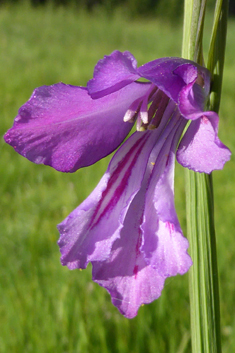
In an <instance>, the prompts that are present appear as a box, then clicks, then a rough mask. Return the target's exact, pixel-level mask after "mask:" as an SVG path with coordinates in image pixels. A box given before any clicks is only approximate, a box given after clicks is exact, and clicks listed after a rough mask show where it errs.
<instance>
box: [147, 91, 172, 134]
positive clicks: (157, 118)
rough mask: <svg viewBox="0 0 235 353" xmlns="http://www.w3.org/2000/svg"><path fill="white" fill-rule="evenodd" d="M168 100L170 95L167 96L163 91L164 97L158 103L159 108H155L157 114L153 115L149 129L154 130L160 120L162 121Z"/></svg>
mask: <svg viewBox="0 0 235 353" xmlns="http://www.w3.org/2000/svg"><path fill="white" fill-rule="evenodd" d="M168 102H169V97H167V96H166V95H165V94H164V93H163V92H162V97H161V101H160V103H159V105H158V108H157V110H155V115H154V116H153V118H152V120H151V122H150V124H149V126H148V129H149V130H153V129H156V128H157V127H158V126H159V124H160V122H161V119H162V116H163V114H164V111H165V109H166V107H167V105H168Z"/></svg>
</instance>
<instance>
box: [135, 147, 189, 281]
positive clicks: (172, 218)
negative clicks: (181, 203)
mask: <svg viewBox="0 0 235 353" xmlns="http://www.w3.org/2000/svg"><path fill="white" fill-rule="evenodd" d="M174 149H175V148H173V149H172V150H171V151H170V152H167V146H165V149H164V154H162V158H159V157H160V156H159V157H158V158H157V161H156V168H155V170H154V171H153V175H152V178H151V182H150V185H149V188H148V190H147V194H146V207H145V212H144V217H143V223H142V225H141V228H142V231H143V234H144V236H143V244H142V246H141V251H143V252H144V254H145V259H146V261H147V263H148V264H150V265H151V266H152V267H153V268H155V269H157V271H158V273H159V274H160V275H161V276H163V277H169V276H175V275H177V274H181V275H182V274H184V273H185V272H187V271H188V270H189V268H190V266H191V265H192V260H191V258H190V256H189V255H188V253H187V249H188V241H187V239H186V238H184V236H183V234H182V230H181V228H180V224H179V221H178V218H177V214H176V211H175V205H174V164H175V163H174V159H175V152H174ZM168 151H169V150H168ZM164 155H165V156H164ZM159 169H160V170H162V169H163V172H161V173H160V177H159V176H158V175H159Z"/></svg>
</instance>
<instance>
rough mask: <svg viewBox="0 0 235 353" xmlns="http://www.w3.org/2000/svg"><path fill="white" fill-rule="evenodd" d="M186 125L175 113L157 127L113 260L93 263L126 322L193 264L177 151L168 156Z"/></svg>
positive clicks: (112, 254)
mask: <svg viewBox="0 0 235 353" xmlns="http://www.w3.org/2000/svg"><path fill="white" fill-rule="evenodd" d="M168 118H169V116H165V119H164V120H166V121H167V120H168ZM184 124H185V122H184V121H183V120H182V118H180V117H179V114H178V113H175V115H174V117H173V118H172V121H171V122H170V123H169V124H167V125H164V124H161V125H160V126H159V129H162V131H161V133H159V131H158V129H156V130H154V131H152V132H151V134H152V136H154V137H155V139H156V141H155V142H156V143H155V146H153V149H152V151H151V154H150V155H149V159H148V167H147V168H146V172H145V175H144V178H143V181H142V184H141V189H140V190H139V191H138V193H137V194H136V195H135V198H134V199H133V200H132V202H131V203H129V208H128V211H127V213H126V214H125V219H124V223H123V228H122V229H121V232H120V238H118V239H117V240H116V242H115V243H114V244H113V247H112V250H111V254H110V257H109V259H107V260H106V261H104V262H101V263H98V262H94V263H93V279H94V280H95V281H96V282H97V283H99V284H100V285H101V286H103V287H105V288H106V289H107V290H108V291H109V293H110V294H111V297H112V302H113V304H114V305H115V306H117V307H118V309H119V310H120V312H121V313H122V314H124V315H125V316H126V317H128V318H132V317H134V316H135V315H136V314H137V311H138V308H139V306H140V305H142V304H146V303H150V302H151V301H153V300H154V299H157V298H158V297H159V296H160V294H161V291H162V288H163V285H164V281H165V279H166V278H167V277H169V276H173V275H176V274H177V273H180V274H183V273H185V272H186V271H187V270H188V269H189V267H190V266H191V264H192V261H191V259H190V257H189V255H188V254H187V248H188V242H187V240H186V239H185V238H184V237H183V236H182V232H181V230H180V226H179V222H178V219H177V216H176V213H175V208H174V200H173V174H174V153H171V155H170V156H168V154H169V151H170V149H171V146H172V145H174V146H173V150H175V148H176V144H177V142H178V138H179V136H180V134H181V133H182V129H183V127H184ZM147 143H148V142H146V144H147ZM154 161H155V162H156V164H155V163H154ZM154 164H155V166H154ZM149 183H150V184H149ZM146 191H147V196H146ZM168 196H169V198H168ZM174 227H175V228H174Z"/></svg>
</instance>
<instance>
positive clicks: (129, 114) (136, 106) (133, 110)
mask: <svg viewBox="0 0 235 353" xmlns="http://www.w3.org/2000/svg"><path fill="white" fill-rule="evenodd" d="M142 99H143V98H142V97H141V98H138V99H136V100H135V101H134V102H133V103H131V105H130V107H129V109H128V110H127V111H126V113H125V115H124V118H123V121H124V122H127V121H128V122H130V123H133V122H134V121H135V119H136V117H137V115H138V113H139V110H140V105H141V102H142Z"/></svg>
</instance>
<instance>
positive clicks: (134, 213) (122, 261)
mask: <svg viewBox="0 0 235 353" xmlns="http://www.w3.org/2000/svg"><path fill="white" fill-rule="evenodd" d="M144 196H145V193H144V192H139V193H138V195H137V196H136V197H135V199H134V200H133V201H132V203H131V205H130V207H129V209H128V212H127V214H126V217H125V222H124V225H123V228H122V230H121V232H120V239H117V240H116V242H115V243H114V245H113V248H112V253H111V255H110V257H109V259H108V260H106V261H104V262H93V263H92V265H93V280H94V281H95V282H97V283H99V284H100V285H101V286H103V287H105V288H106V289H107V290H108V292H109V293H110V295H111V297H112V303H113V304H114V305H115V306H116V307H117V308H118V309H119V310H120V312H121V313H122V314H123V315H125V316H126V317H127V318H133V317H134V316H136V315H137V311H138V309H139V307H140V306H141V305H142V304H148V303H150V302H152V301H153V300H155V299H157V298H158V297H159V296H160V295H161V291H162V289H163V285H164V281H165V278H164V276H161V275H159V273H158V271H157V270H154V269H153V268H152V267H151V266H148V265H147V264H146V261H145V259H144V256H143V254H142V253H141V252H140V251H139V247H140V244H141V231H140V228H139V226H140V223H141V219H142V212H143V209H142V207H140V205H142V206H143V200H144Z"/></svg>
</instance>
